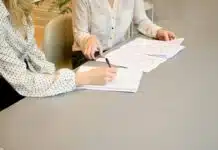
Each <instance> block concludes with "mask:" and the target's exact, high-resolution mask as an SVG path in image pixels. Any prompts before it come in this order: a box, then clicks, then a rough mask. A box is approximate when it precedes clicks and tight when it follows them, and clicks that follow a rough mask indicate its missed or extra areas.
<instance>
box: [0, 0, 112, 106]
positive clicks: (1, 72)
mask: <svg viewBox="0 0 218 150" xmlns="http://www.w3.org/2000/svg"><path fill="white" fill-rule="evenodd" d="M31 10H32V4H31V0H4V1H2V0H0V110H1V109H3V108H5V107H7V106H9V105H10V104H12V103H14V102H16V101H17V100H19V99H21V98H22V97H23V96H28V97H45V96H53V95H57V94H60V93H65V92H69V91H73V90H74V89H76V86H78V85H84V84H105V82H109V81H112V80H113V79H114V77H115V75H116V70H115V69H114V68H97V69H93V70H91V71H88V72H83V73H81V72H80V73H74V71H72V70H70V69H66V68H63V69H60V70H55V67H54V64H52V63H50V62H48V61H46V59H45V56H44V54H43V53H42V52H41V51H40V50H39V49H38V48H37V45H36V43H35V40H34V28H33V25H32V21H31V17H30V14H31Z"/></svg>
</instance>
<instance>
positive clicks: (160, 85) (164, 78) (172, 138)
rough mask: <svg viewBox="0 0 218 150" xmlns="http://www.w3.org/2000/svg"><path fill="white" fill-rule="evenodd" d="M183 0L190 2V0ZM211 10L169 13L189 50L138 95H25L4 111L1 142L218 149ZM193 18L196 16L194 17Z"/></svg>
mask: <svg viewBox="0 0 218 150" xmlns="http://www.w3.org/2000/svg"><path fill="white" fill-rule="evenodd" d="M170 2H172V6H171V5H169V6H168V7H170V8H172V9H173V10H174V11H177V12H178V13H179V12H181V11H182V8H184V7H180V8H178V7H177V8H174V7H173V5H174V4H175V3H173V1H172V0H166V3H169V4H171V3H170ZM184 2H185V1H184ZM214 2H215V1H214ZM180 3H181V4H180V6H185V3H183V1H180ZM216 3H217V4H218V2H216ZM191 4H192V3H190V5H191ZM175 5H176V4H175ZM193 6H195V7H197V6H196V5H194V3H193ZM214 6H217V5H214V4H213V3H212V4H208V5H204V7H205V8H207V7H212V8H213V7H214ZM202 7H203V6H202ZM191 8H193V7H190V8H189V7H186V9H187V11H188V12H192V11H193V10H192V9H191ZM198 10H200V9H195V12H197V11H198ZM201 10H202V9H201ZM213 10H214V11H217V12H218V10H217V9H213ZM157 13H158V12H157ZM160 14H161V13H160ZM210 15H211V14H210V13H209V12H207V13H206V14H204V15H203V17H202V16H198V13H189V15H187V16H186V15H185V14H184V16H183V17H184V18H183V17H180V19H181V20H177V19H174V17H173V16H169V18H170V19H169V20H168V21H169V22H170V23H169V22H168V21H166V20H163V21H159V22H158V23H159V24H161V25H164V26H166V27H168V28H170V29H172V30H174V31H175V32H176V33H177V34H179V35H181V36H182V37H184V38H185V43H184V44H185V46H186V47H187V48H186V49H185V50H183V51H182V52H181V53H179V54H178V55H177V56H176V57H174V58H172V59H170V60H168V61H167V62H165V63H163V64H161V65H160V66H159V67H158V68H157V69H155V70H153V71H152V72H150V73H147V74H144V76H143V78H142V80H141V84H140V88H139V90H138V92H137V93H119V92H103V91H89V90H87V91H76V92H71V93H67V94H62V95H59V96H56V97H50V98H41V99H40V98H25V99H24V100H22V101H20V102H18V103H16V104H15V105H13V106H11V107H10V108H8V109H6V110H4V111H2V112H0V147H3V148H4V149H5V150H136V149H138V150H217V149H218V92H217V91H218V90H217V89H218V80H217V77H218V57H217V56H218V50H217V46H218V44H217V34H216V33H218V29H217V25H218V19H216V18H213V19H211V18H210V17H208V16H210ZM204 16H207V18H206V17H204ZM193 17H195V18H196V21H195V22H190V20H189V19H190V18H193ZM202 18H203V19H205V20H206V19H207V20H208V22H210V24H207V23H205V22H204V21H205V20H203V21H202ZM208 26H210V28H208ZM202 29H203V30H202ZM211 29H213V32H210V30H211ZM89 64H90V62H89Z"/></svg>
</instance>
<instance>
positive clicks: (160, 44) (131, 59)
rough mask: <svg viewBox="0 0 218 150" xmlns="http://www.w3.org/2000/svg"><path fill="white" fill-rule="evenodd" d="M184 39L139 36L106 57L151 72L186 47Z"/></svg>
mask: <svg viewBox="0 0 218 150" xmlns="http://www.w3.org/2000/svg"><path fill="white" fill-rule="evenodd" d="M183 40H184V39H176V40H173V41H168V42H165V41H157V40H147V39H143V38H137V39H135V40H133V41H131V42H129V43H127V44H126V45H123V46H122V47H120V48H119V49H117V50H114V51H112V52H110V53H108V54H107V55H106V56H105V57H107V58H108V59H109V60H110V62H111V64H114V65H117V66H123V67H127V68H134V69H137V70H140V71H144V72H150V71H151V70H153V69H155V68H156V67H158V66H159V65H160V64H161V63H163V62H165V61H166V60H167V59H169V58H171V57H173V56H175V55H176V54H177V53H178V52H180V51H181V50H182V49H184V46H181V43H182V42H183ZM97 61H101V62H105V59H103V58H99V59H97Z"/></svg>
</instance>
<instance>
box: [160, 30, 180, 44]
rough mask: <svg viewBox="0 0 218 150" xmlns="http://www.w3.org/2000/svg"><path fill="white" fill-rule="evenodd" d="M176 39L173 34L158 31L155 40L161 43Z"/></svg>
mask: <svg viewBox="0 0 218 150" xmlns="http://www.w3.org/2000/svg"><path fill="white" fill-rule="evenodd" d="M175 38H176V36H175V34H174V33H173V32H170V31H167V30H164V29H160V30H158V31H157V35H156V39H158V40H162V41H170V40H174V39H175Z"/></svg>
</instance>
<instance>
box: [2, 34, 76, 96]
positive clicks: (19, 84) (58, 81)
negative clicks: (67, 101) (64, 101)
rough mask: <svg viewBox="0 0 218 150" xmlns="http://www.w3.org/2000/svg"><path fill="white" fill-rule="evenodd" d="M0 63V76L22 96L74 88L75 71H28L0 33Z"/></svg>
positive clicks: (56, 92) (50, 93)
mask: <svg viewBox="0 0 218 150" xmlns="http://www.w3.org/2000/svg"><path fill="white" fill-rule="evenodd" d="M0 34H1V31H0ZM0 64H1V65H0V76H2V77H3V78H5V79H6V80H7V81H8V82H9V83H10V84H11V85H12V87H13V88H14V89H15V90H16V91H17V92H18V93H19V94H21V95H23V96H28V97H45V96H54V95H57V94H61V93H65V92H69V91H72V90H74V89H75V88H76V85H75V73H74V72H73V71H72V70H70V69H60V70H57V71H54V72H52V73H41V72H40V73H37V72H33V71H30V70H29V69H28V68H27V65H26V63H25V61H23V60H21V59H20V58H19V57H18V56H17V54H16V52H15V51H14V49H13V47H11V46H10V45H9V44H8V43H7V41H6V40H5V38H4V36H3V35H0Z"/></svg>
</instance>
